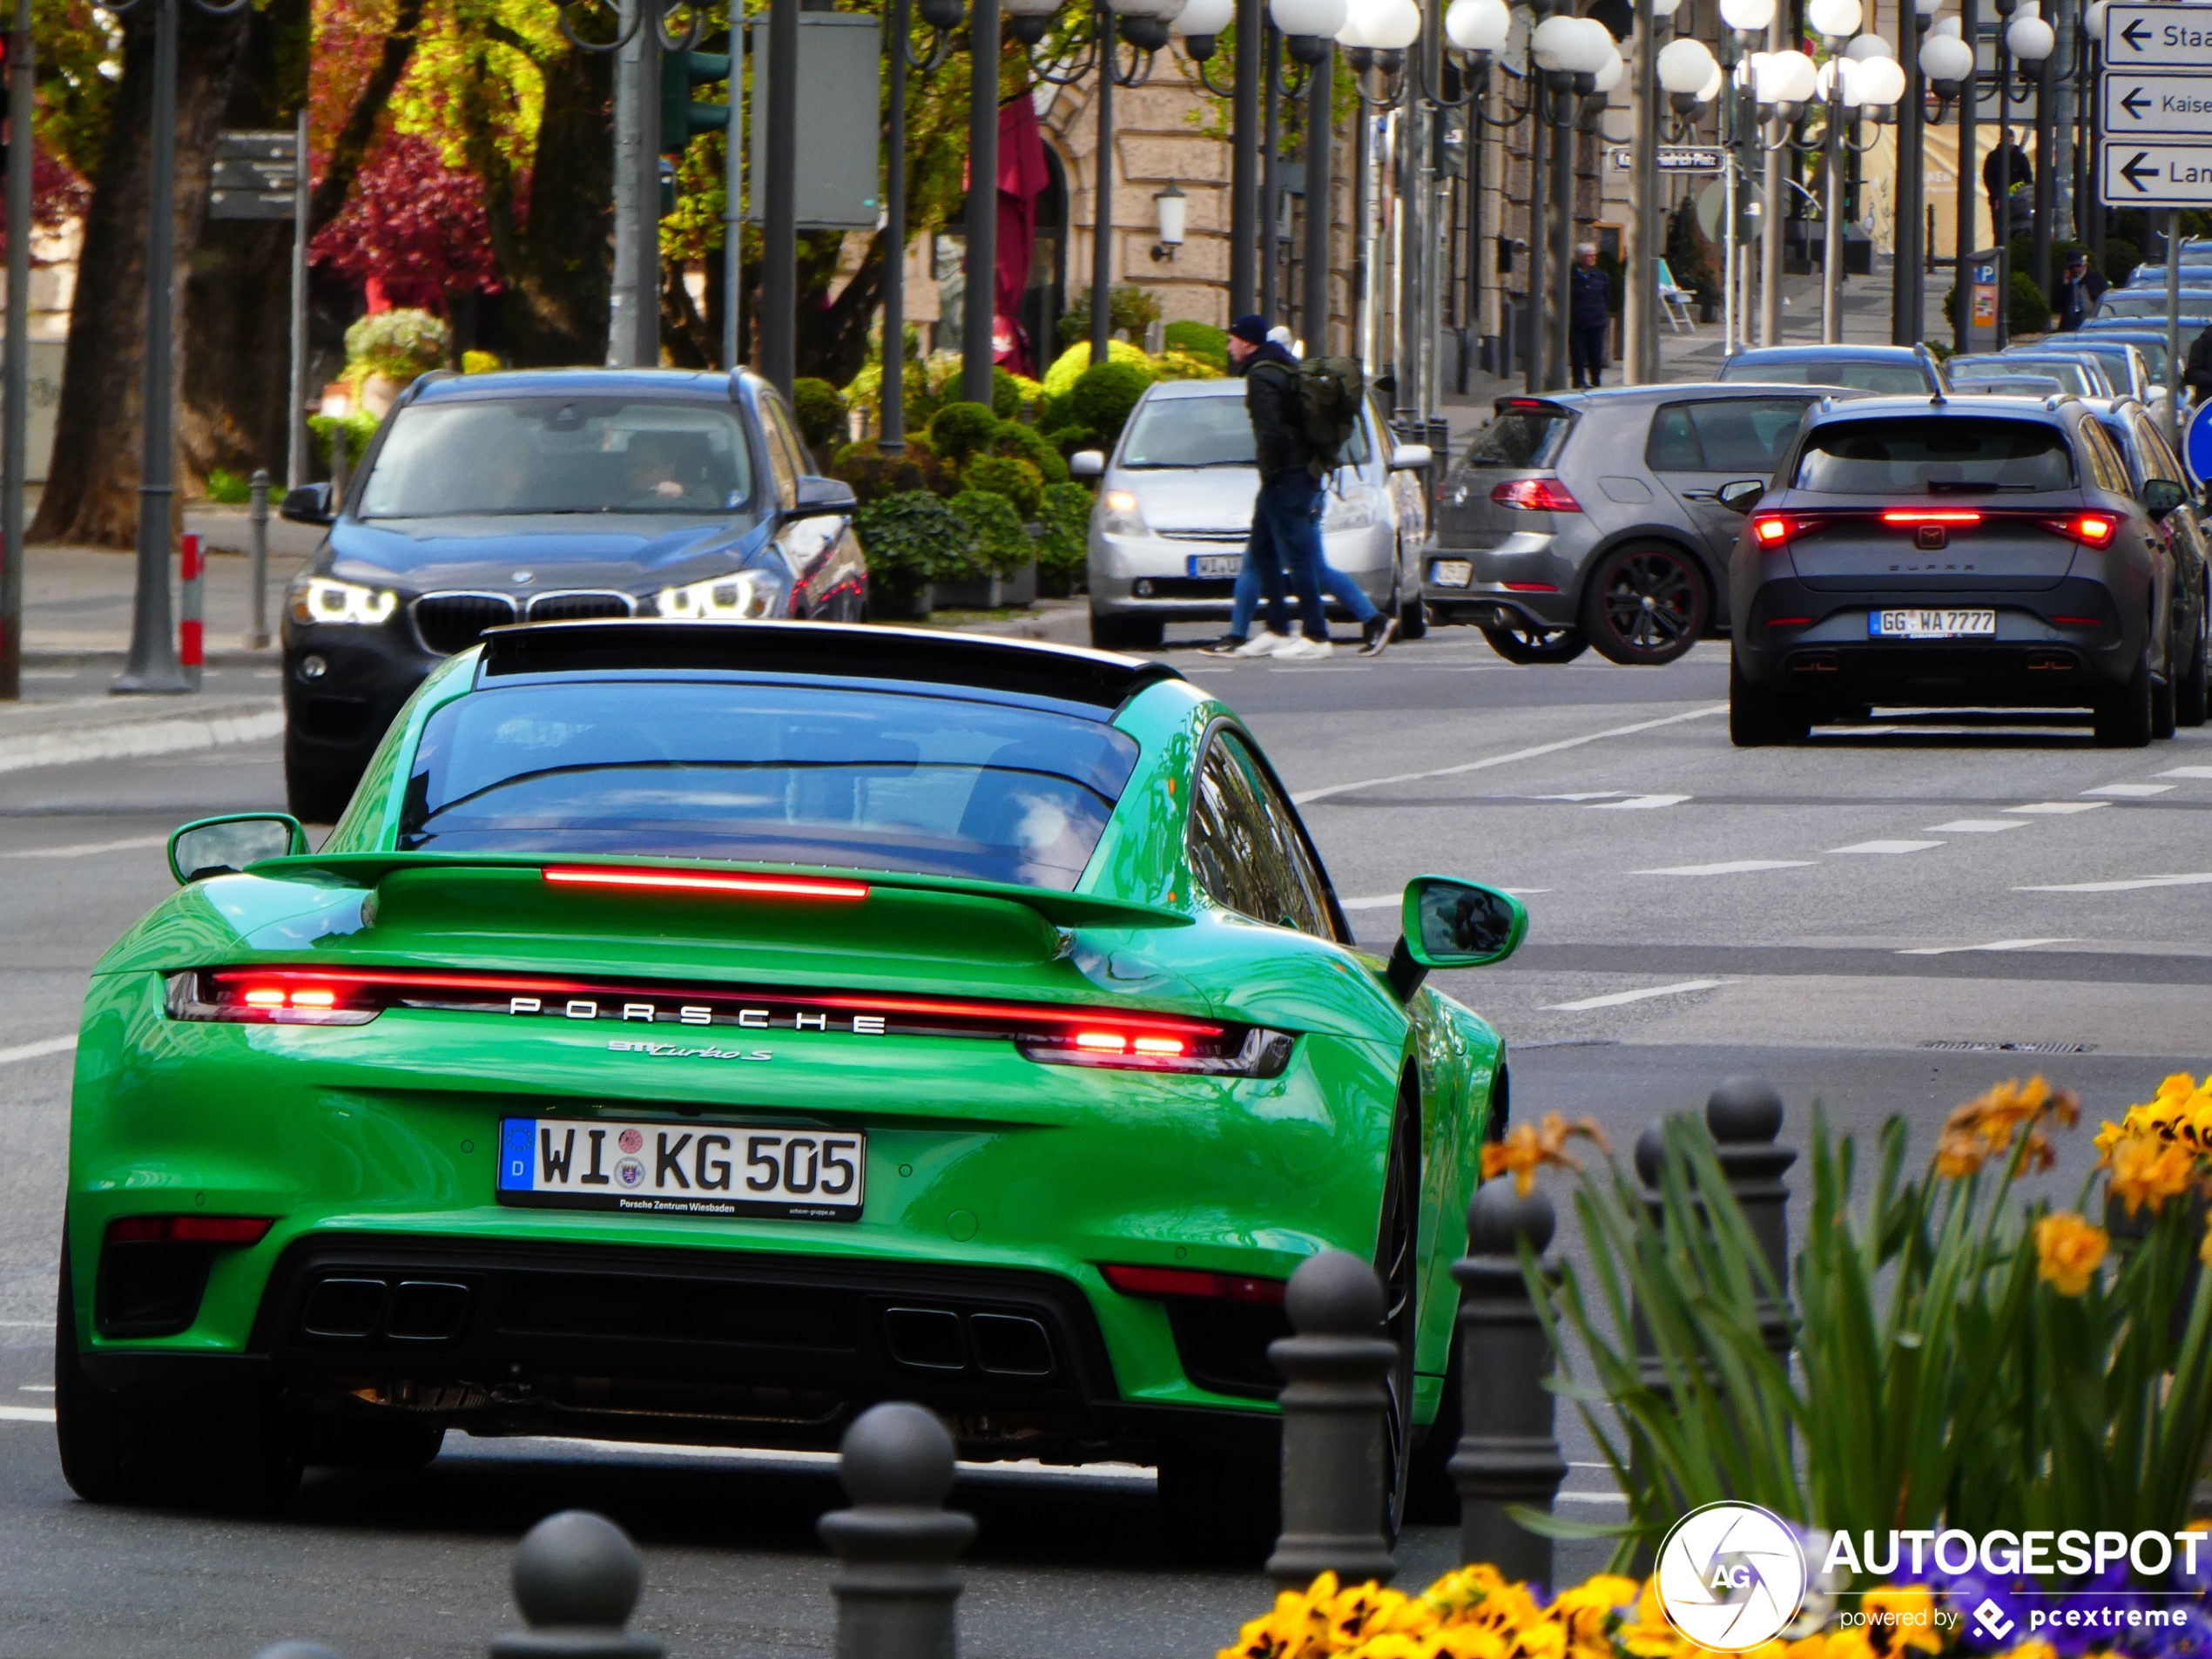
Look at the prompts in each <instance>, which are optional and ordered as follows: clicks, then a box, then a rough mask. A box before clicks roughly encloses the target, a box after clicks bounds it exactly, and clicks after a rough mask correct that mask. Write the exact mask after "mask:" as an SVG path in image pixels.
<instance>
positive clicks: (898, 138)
mask: <svg viewBox="0 0 2212 1659" xmlns="http://www.w3.org/2000/svg"><path fill="white" fill-rule="evenodd" d="M910 3H911V0H891V18H890V22H891V27H890V30H889V31H888V32H889V36H890V41H889V44H890V49H891V109H890V121H889V126H890V132H889V135H888V136H889V144H888V148H889V150H890V152H891V153H890V154H889V155H888V156H887V158H885V165H884V186H883V219H884V235H885V236H886V238H887V239H888V240H889V242H890V246H888V247H887V248H886V249H885V250H884V253H883V386H882V391H881V394H880V401H881V405H882V411H883V414H882V419H881V421H880V422H879V424H878V429H877V437H876V447H877V448H880V450H882V451H883V453H884V454H886V455H899V454H900V453H902V452H903V451H904V450H905V448H906V447H907V405H906V396H907V71H909V70H915V69H918V70H920V71H921V72H922V73H923V74H925V75H927V74H930V73H932V72H933V71H935V70H936V68H937V67H938V65H940V64H942V63H943V62H944V61H945V57H946V55H947V54H948V52H950V51H952V37H951V31H952V30H954V29H955V28H957V27H958V26H959V24H960V19H961V0H921V5H920V10H921V20H922V21H923V22H924V23H926V24H928V25H929V29H930V43H929V50H928V51H927V52H925V53H923V54H922V56H921V57H919V58H917V57H915V56H914V38H913V24H912V22H911V20H910V18H909V17H908V15H907V10H908V6H909V4H910ZM735 58H736V54H735V52H734V51H732V61H733V62H734V61H735ZM731 101H732V103H733V104H734V103H735V102H736V99H735V98H732V100H731ZM735 234H736V231H735V228H734V227H732V235H735ZM731 361H732V362H735V361H737V360H736V358H735V356H734V355H733V356H732V359H731Z"/></svg>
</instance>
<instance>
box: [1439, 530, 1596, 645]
mask: <svg viewBox="0 0 2212 1659" xmlns="http://www.w3.org/2000/svg"><path fill="white" fill-rule="evenodd" d="M1567 540H1568V538H1567V537H1565V536H1559V535H1555V534H1553V533H1551V532H1549V531H1539V530H1530V531H1521V532H1516V533H1514V534H1512V535H1508V536H1501V537H1498V538H1495V539H1494V544H1493V545H1489V546H1481V547H1460V546H1446V545H1440V544H1439V543H1435V542H1431V543H1428V545H1427V546H1426V547H1424V548H1423V549H1422V550H1421V597H1422V598H1423V599H1425V600H1426V601H1427V602H1428V606H1429V610H1430V611H1431V612H1432V613H1433V614H1434V615H1435V616H1436V617H1439V618H1440V620H1442V621H1446V622H1471V623H1474V624H1477V625H1479V626H1488V625H1504V626H1507V627H1510V626H1514V625H1515V624H1531V625H1534V626H1538V627H1544V628H1567V627H1572V626H1573V625H1574V624H1575V601H1576V598H1577V597H1578V592H1577V583H1578V574H1579V571H1580V568H1581V561H1580V557H1579V554H1580V549H1579V547H1569V546H1567V545H1564V543H1566V542H1567Z"/></svg>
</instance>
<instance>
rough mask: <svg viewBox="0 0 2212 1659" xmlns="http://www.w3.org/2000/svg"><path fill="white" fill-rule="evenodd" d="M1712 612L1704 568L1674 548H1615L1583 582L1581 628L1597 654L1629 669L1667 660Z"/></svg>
mask: <svg viewBox="0 0 2212 1659" xmlns="http://www.w3.org/2000/svg"><path fill="white" fill-rule="evenodd" d="M1712 614H1713V601H1712V596H1711V595H1710V593H1709V592H1707V590H1706V587H1705V573H1704V571H1703V570H1700V569H1699V568H1698V566H1697V562H1696V560H1695V559H1693V558H1691V557H1690V556H1689V554H1687V553H1685V552H1683V550H1681V549H1679V548H1673V547H1664V546H1660V545H1656V544H1654V543H1645V544H1644V545H1642V546H1629V547H1622V548H1615V550H1613V551H1612V552H1610V553H1608V554H1607V555H1606V556H1605V557H1604V558H1602V559H1601V560H1599V561H1598V563H1597V567H1596V568H1595V570H1592V571H1591V572H1590V574H1589V578H1588V581H1586V582H1585V583H1583V585H1582V631H1583V633H1584V634H1586V635H1588V637H1589V641H1590V643H1591V644H1593V645H1595V646H1596V647H1597V649H1598V654H1599V655H1600V656H1602V657H1604V658H1608V659H1609V660H1611V661H1613V662H1616V663H1621V664H1625V665H1627V666H1629V667H1631V668H1656V667H1657V666H1659V665H1660V664H1663V663H1671V662H1673V661H1674V660H1675V659H1676V658H1677V657H1680V656H1681V655H1682V654H1683V652H1684V651H1688V650H1689V648H1690V647H1691V646H1692V645H1694V644H1696V643H1697V641H1698V639H1699V638H1700V637H1702V636H1703V633H1704V631H1705V624H1707V623H1708V622H1709V621H1710V619H1711V617H1712Z"/></svg>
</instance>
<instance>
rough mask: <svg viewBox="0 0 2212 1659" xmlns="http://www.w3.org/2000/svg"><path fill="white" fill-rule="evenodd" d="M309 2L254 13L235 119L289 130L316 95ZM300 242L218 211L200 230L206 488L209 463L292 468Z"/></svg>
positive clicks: (194, 394)
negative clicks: (288, 462)
mask: <svg viewBox="0 0 2212 1659" xmlns="http://www.w3.org/2000/svg"><path fill="white" fill-rule="evenodd" d="M307 11H308V8H307V0H271V3H270V4H269V5H268V8H267V9H266V10H258V11H250V12H249V13H248V15H249V16H250V17H252V19H253V22H252V24H251V27H250V29H249V30H248V34H247V37H246V50H245V53H244V57H243V60H242V62H241V63H240V64H239V73H238V75H237V78H236V84H235V85H234V86H233V89H232V93H231V98H230V104H229V107H228V108H226V110H225V111H223V125H224V126H226V127H239V128H246V129H260V130H268V129H275V128H288V127H290V126H292V125H293V123H294V121H295V119H296V117H297V111H298V110H299V108H300V101H301V100H302V99H303V98H306V97H307V85H306V80H305V70H306V67H307V66H306V64H305V62H304V61H303V60H302V58H301V57H300V54H299V53H298V52H296V51H290V50H287V49H288V48H290V47H291V46H292V45H293V44H294V43H295V42H296V41H298V40H300V39H302V38H304V37H305V36H306V33H307V28H308V16H307ZM292 239H293V227H292V226H290V225H288V224H284V223H280V222H273V221H269V220H266V219H218V220H212V221H210V223H209V224H208V225H207V226H206V230H205V231H204V232H203V233H201V236H200V243H199V255H198V257H197V258H195V259H194V260H192V277H191V280H189V282H188V283H187V284H186V286H185V304H184V309H185V322H184V329H183V334H184V355H185V373H184V380H183V382H182V389H183V405H184V407H183V408H182V409H181V410H180V411H179V421H178V425H179V435H180V437H181V439H182V441H183V444H184V448H185V456H186V459H187V461H188V463H189V475H190V477H191V481H192V483H193V484H194V485H195V486H197V485H198V484H199V482H201V481H202V480H203V479H204V478H205V477H206V473H207V470H208V469H209V468H211V467H228V468H230V469H233V471H238V472H251V471H252V470H253V469H254V468H256V467H266V468H267V469H269V472H270V474H271V475H272V476H273V477H277V478H281V477H282V476H283V475H284V467H285V457H286V450H287V444H288V442H289V438H290V431H291V428H290V425H289V422H288V409H289V405H290V402H291V391H292V386H291V381H292Z"/></svg>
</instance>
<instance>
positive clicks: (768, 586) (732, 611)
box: [655, 570, 786, 622]
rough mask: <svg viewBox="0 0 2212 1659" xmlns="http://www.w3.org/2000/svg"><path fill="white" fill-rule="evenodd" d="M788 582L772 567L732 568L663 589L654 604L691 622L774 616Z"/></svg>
mask: <svg viewBox="0 0 2212 1659" xmlns="http://www.w3.org/2000/svg"><path fill="white" fill-rule="evenodd" d="M785 585H786V584H785V583H784V582H783V581H782V579H781V578H779V577H778V576H776V574H775V573H774V572H772V571H770V570H732V572H731V573H730V574H729V575H728V576H718V577H708V578H707V579H706V580H705V581H704V582H687V583H685V584H684V585H683V586H682V587H680V588H663V589H662V590H660V593H659V594H658V597H657V598H656V600H655V605H656V608H657V609H658V611H659V612H660V614H661V615H662V616H664V617H684V618H685V619H687V620H690V621H692V622H719V621H725V620H728V619H731V618H742V617H766V616H772V615H774V614H775V612H776V611H777V610H779V609H780V608H781V607H782V604H783V599H784V591H785Z"/></svg>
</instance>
